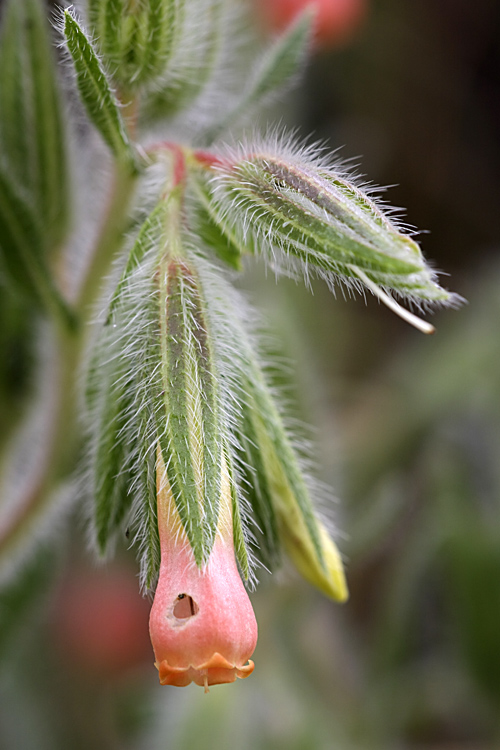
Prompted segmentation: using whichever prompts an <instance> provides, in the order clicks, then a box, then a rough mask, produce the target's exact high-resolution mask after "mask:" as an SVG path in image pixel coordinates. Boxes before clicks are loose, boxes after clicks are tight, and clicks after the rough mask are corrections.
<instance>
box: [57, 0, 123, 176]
mask: <svg viewBox="0 0 500 750" xmlns="http://www.w3.org/2000/svg"><path fill="white" fill-rule="evenodd" d="M64 34H65V37H66V43H67V45H68V50H69V52H70V54H71V57H72V58H73V62H74V65H75V71H76V80H77V84H78V89H79V91H80V95H81V98H82V101H83V103H84V105H85V108H86V110H87V114H88V116H89V118H90V120H91V121H92V122H93V123H94V125H95V126H96V128H97V129H98V130H99V132H100V133H101V135H102V137H103V138H104V140H105V141H106V143H107V144H108V146H109V147H110V149H111V151H112V152H113V154H114V155H115V157H116V158H117V159H119V160H121V161H124V162H129V163H130V165H131V166H134V165H135V154H134V150H133V147H132V145H131V143H130V140H129V138H128V135H127V132H126V128H125V123H124V121H123V117H122V115H121V113H120V110H119V106H118V102H117V100H116V98H115V96H114V94H113V92H112V89H111V86H110V83H109V80H108V78H107V76H106V73H105V72H104V69H103V67H102V65H101V62H100V60H99V58H98V56H97V54H96V51H95V49H94V46H93V44H92V43H91V42H90V40H89V39H88V37H87V36H86V34H85V32H84V31H83V29H82V27H81V26H80V24H79V23H78V21H77V20H76V18H75V17H74V15H72V13H71V12H70V11H68V10H66V11H64Z"/></svg>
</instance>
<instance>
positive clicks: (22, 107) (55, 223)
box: [0, 0, 70, 251]
mask: <svg viewBox="0 0 500 750" xmlns="http://www.w3.org/2000/svg"><path fill="white" fill-rule="evenodd" d="M0 112H1V114H0V139H1V150H2V151H3V153H4V158H5V162H6V164H8V168H9V172H11V173H12V174H13V175H14V177H15V179H16V180H17V181H18V182H19V184H20V185H22V186H23V188H24V189H25V191H26V193H27V194H28V195H29V198H30V203H31V204H32V207H33V210H34V212H35V213H36V214H37V217H38V221H39V223H40V225H41V227H42V228H43V232H44V237H45V244H46V247H47V250H48V251H50V250H51V249H52V248H54V247H58V246H59V245H60V243H61V242H62V240H63V238H64V236H65V234H66V231H67V228H68V223H69V213H70V208H69V204H70V190H69V184H68V183H69V180H68V169H67V157H66V142H65V134H64V128H63V118H62V112H61V104H60V97H59V91H58V85H57V79H56V66H55V61H54V56H53V53H52V43H51V37H50V31H49V27H48V24H47V21H46V19H45V16H44V13H43V12H42V4H41V3H40V2H39V1H38V0H16V1H15V2H12V1H11V2H10V3H9V4H8V5H7V8H6V11H5V18H4V29H3V34H2V44H1V51H0Z"/></svg>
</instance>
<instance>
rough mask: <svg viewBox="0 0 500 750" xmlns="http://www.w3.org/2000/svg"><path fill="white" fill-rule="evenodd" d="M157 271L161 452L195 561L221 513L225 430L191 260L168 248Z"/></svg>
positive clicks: (206, 550) (204, 552) (202, 557)
mask: <svg viewBox="0 0 500 750" xmlns="http://www.w3.org/2000/svg"><path fill="white" fill-rule="evenodd" d="M164 264H165V265H163V267H162V269H161V271H160V300H162V302H161V306H160V330H161V357H162V379H163V388H164V408H165V422H166V424H165V429H164V431H162V432H161V433H160V435H159V438H160V445H161V447H162V453H163V459H164V461H165V467H166V471H167V476H168V480H169V483H170V486H171V489H172V494H173V497H174V500H175V503H176V506H177V510H178V512H179V516H180V519H181V522H182V524H183V526H184V529H185V531H186V534H187V537H188V539H189V542H190V544H191V547H192V549H193V554H194V558H195V560H196V563H197V565H199V566H201V565H203V564H204V563H206V562H207V560H208V557H209V555H210V552H211V549H212V545H213V542H214V540H215V534H216V531H217V523H218V517H219V506H220V497H219V496H220V487H221V446H222V435H221V425H220V415H219V408H218V393H217V388H216V380H215V377H214V372H213V361H212V352H211V343H210V339H209V336H208V333H209V331H208V329H209V326H208V325H207V320H206V313H205V310H204V301H203V292H202V289H201V286H200V280H199V278H198V277H197V274H196V270H195V268H194V267H193V265H192V264H189V263H187V262H186V261H185V260H183V259H176V258H175V256H174V257H170V256H169V255H167V256H166V258H165V260H164Z"/></svg>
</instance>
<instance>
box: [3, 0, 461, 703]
mask: <svg viewBox="0 0 500 750" xmlns="http://www.w3.org/2000/svg"><path fill="white" fill-rule="evenodd" d="M234 6H235V4H234V3H230V2H228V1H226V0H89V2H88V3H86V4H82V5H80V4H77V5H75V6H71V7H69V8H60V9H59V11H58V12H57V14H56V26H57V30H58V33H59V37H60V45H61V48H62V54H61V55H60V56H59V57H62V58H63V68H64V66H65V67H66V73H67V74H68V73H69V71H71V74H70V75H69V74H68V75H66V76H65V91H66V94H67V99H68V102H70V104H71V106H70V107H69V112H70V113H69V114H68V112H67V108H64V107H63V106H62V104H61V87H60V85H59V78H60V76H59V78H58V74H57V71H56V69H55V59H56V55H55V50H54V49H53V45H52V41H51V38H52V37H51V33H50V31H51V30H50V26H49V24H48V21H47V19H46V18H45V12H44V4H43V2H41V0H10V1H9V2H7V3H6V7H5V8H4V12H3V19H2V20H3V24H2V26H3V28H2V38H1V51H0V63H1V64H0V139H1V140H0V143H1V161H0V248H1V267H0V273H1V276H0V283H1V285H2V294H3V299H2V302H1V305H2V308H3V317H4V320H5V325H6V328H5V331H6V335H8V336H11V338H12V340H13V341H16V342H18V343H19V345H20V346H21V351H22V352H24V355H23V356H25V359H26V364H27V366H29V367H32V368H39V370H40V382H41V386H40V394H39V398H38V401H39V402H41V403H48V404H49V405H50V408H49V409H48V410H46V411H47V413H45V414H42V415H41V416H40V415H39V416H38V418H37V419H35V420H33V419H32V420H31V422H33V424H32V425H31V426H32V428H33V429H34V430H35V432H36V430H37V429H38V434H39V437H42V438H43V439H42V440H41V441H39V442H40V443H41V445H40V446H39V447H38V449H37V451H36V458H33V460H27V456H30V457H31V456H32V454H31V453H29V452H28V450H29V449H28V448H27V447H26V446H27V439H26V434H25V433H26V429H27V428H24V427H23V428H22V429H21V438H20V437H19V423H20V414H21V412H22V413H23V415H24V416H25V418H26V419H27V420H28V423H30V415H29V414H28V415H26V413H25V411H23V410H21V409H20V408H15V404H13V405H12V414H11V419H10V421H9V423H8V430H7V432H9V431H10V433H11V435H12V436H13V445H14V447H13V448H9V449H6V450H8V451H10V453H8V455H12V452H14V454H15V455H17V456H18V458H17V465H18V467H19V464H21V467H22V472H21V473H24V474H25V477H24V478H23V479H22V480H16V479H14V480H12V479H10V480H9V481H10V484H9V482H7V483H6V489H5V492H6V494H8V495H9V499H10V501H11V502H10V507H9V508H8V509H7V511H5V513H4V518H3V525H2V530H1V533H0V561H1V563H2V565H3V569H4V570H5V571H6V575H7V573H8V574H9V581H10V584H9V585H14V584H13V583H12V581H14V582H15V581H16V571H17V570H18V569H19V570H20V571H21V570H22V569H23V568H22V566H19V565H18V563H19V562H20V561H21V560H22V559H25V558H26V556H27V555H28V553H29V552H33V550H34V549H35V548H36V544H37V542H38V540H39V539H40V538H41V537H43V535H44V534H46V533H48V532H49V531H52V533H55V532H54V528H55V529H56V532H57V533H62V531H63V528H64V527H63V526H57V524H55V525H54V522H55V517H56V514H57V512H58V508H59V507H60V504H58V503H60V496H61V493H63V494H64V492H66V494H68V493H69V494H70V495H73V496H74V497H77V498H78V500H79V501H81V500H82V497H83V496H85V502H86V503H87V505H88V513H87V515H88V524H89V528H90V536H91V539H92V546H93V547H94V549H95V551H96V553H97V554H98V555H101V556H109V555H110V554H112V552H113V547H114V544H115V542H116V539H117V538H118V537H120V536H121V537H122V538H124V537H125V535H127V537H128V538H129V540H130V542H131V543H132V544H133V545H134V547H135V548H136V550H137V556H138V560H139V566H140V581H141V586H142V589H143V591H144V592H149V593H151V594H154V602H153V607H152V612H151V620H150V632H151V639H152V643H153V648H154V652H155V657H156V666H157V668H158V671H159V676H160V681H161V683H162V684H171V685H179V686H183V685H187V684H189V683H190V682H191V681H194V682H196V683H198V684H199V685H202V686H205V688H206V689H208V686H209V685H213V684H218V683H224V682H233V681H234V680H235V679H236V678H237V677H246V676H248V675H249V674H250V673H251V672H252V670H253V662H252V661H251V660H250V657H251V655H252V652H253V650H254V647H255V644H256V639H257V624H256V621H255V617H254V613H253V610H252V606H251V604H250V601H249V598H248V594H247V587H248V586H250V587H251V586H252V585H254V583H255V582H256V570H257V571H258V569H259V566H265V567H266V568H268V569H270V570H273V569H275V568H276V567H278V566H279V565H280V561H281V560H282V556H283V554H286V555H288V556H289V557H290V558H291V560H292V561H293V563H294V564H295V565H296V567H297V569H298V570H299V571H300V573H301V574H302V575H303V576H304V577H305V578H306V579H307V580H309V581H310V582H311V583H312V584H313V585H315V586H317V587H318V588H319V589H320V590H321V591H323V592H324V593H325V594H326V595H327V596H329V597H331V598H333V599H335V600H338V601H344V600H345V599H346V598H347V588H346V583H345V578H344V572H343V568H342V562H341V558H340V555H339V552H338V550H337V547H336V546H335V542H334V541H333V539H332V536H331V531H332V529H331V527H330V525H329V524H327V523H326V522H325V521H324V520H321V518H320V516H319V515H318V510H317V507H318V502H317V501H318V494H319V490H318V489H317V485H316V484H315V482H314V479H313V478H312V476H311V471H310V469H309V466H308V461H307V455H304V451H303V449H302V448H300V447H299V442H298V440H297V439H296V438H295V437H294V435H293V433H292V432H291V431H290V429H289V428H288V427H287V425H286V423H285V421H284V417H283V413H282V409H281V407H280V404H279V403H277V402H276V397H275V393H274V392H273V390H272V388H271V387H270V384H269V379H268V377H267V375H266V370H265V367H264V365H263V361H262V359H263V358H262V356H261V353H260V351H259V343H258V340H257V336H256V333H255V330H254V326H253V325H252V321H253V320H254V318H255V316H254V314H253V312H252V310H251V309H250V308H249V306H248V304H247V302H246V301H245V300H244V299H242V296H241V294H240V293H239V292H238V291H237V290H236V289H235V288H234V286H233V283H232V282H233V279H234V278H235V276H237V274H238V273H241V272H242V271H243V270H244V266H245V257H246V256H252V255H253V256H256V257H258V258H260V259H262V261H263V262H264V263H267V264H271V265H272V268H273V270H274V272H275V273H276V274H277V275H279V274H280V273H283V274H286V275H290V274H292V275H293V276H295V277H297V278H301V277H302V278H303V279H304V281H305V283H306V284H307V283H309V280H310V279H311V278H312V277H314V276H319V277H321V278H322V279H324V280H325V281H326V283H327V284H328V286H329V287H331V288H333V287H334V286H336V285H337V284H343V285H345V286H347V287H348V288H349V289H350V290H353V291H354V292H356V291H359V292H364V291H366V290H368V291H369V292H371V293H372V294H374V295H376V296H377V297H378V298H379V299H380V300H382V301H383V302H385V303H386V304H387V305H389V306H390V307H391V308H393V309H394V310H395V311H396V312H398V313H399V314H400V315H401V316H402V317H403V318H406V319H407V320H408V321H409V322H411V323H413V324H414V325H416V326H417V327H418V328H420V329H421V330H423V331H424V332H431V331H432V327H431V326H430V325H429V324H428V323H426V322H424V321H422V320H421V319H419V318H417V317H416V316H415V315H414V314H413V313H411V312H409V311H408V310H407V309H406V308H402V307H401V306H400V305H399V303H398V302H397V301H396V298H402V299H403V300H406V301H409V302H410V303H412V305H413V306H415V305H416V306H417V307H424V308H427V307H428V306H431V305H435V304H445V305H446V304H450V303H453V302H454V297H453V296H452V295H450V294H449V293H448V292H447V291H445V290H444V289H442V288H441V287H440V286H439V284H438V282H437V280H436V275H435V274H434V273H433V272H432V270H431V269H430V268H429V266H428V265H427V263H426V261H425V259H424V258H423V256H422V253H421V251H420V248H419V246H418V244H417V243H416V242H415V240H414V239H413V238H412V236H411V235H410V234H409V233H408V232H407V231H405V230H404V228H403V227H402V226H401V225H399V224H398V223H397V222H396V221H395V220H394V219H393V218H392V215H391V213H390V212H388V211H387V210H385V209H383V208H382V207H381V205H379V204H378V203H377V201H376V200H375V198H374V196H373V191H372V192H370V190H368V189H363V186H362V185H360V184H359V182H358V181H357V180H355V179H353V178H352V176H350V175H349V173H348V172H347V171H346V170H345V169H344V168H343V167H342V165H340V164H338V163H336V162H335V160H334V159H333V158H332V157H330V156H328V154H325V152H324V151H323V150H321V149H320V148H318V147H314V146H305V145H302V144H300V143H297V142H296V139H295V138H294V137H291V136H288V135H286V134H285V133H280V132H279V131H277V130H276V129H272V130H270V131H268V132H267V134H266V133H260V134H256V133H253V134H252V128H251V122H250V118H251V116H252V115H253V114H254V113H255V112H256V110H257V108H258V107H259V106H261V105H262V104H265V103H267V102H268V101H269V100H270V99H271V98H272V97H274V96H275V95H276V94H277V93H279V92H281V91H282V90H283V89H284V88H286V86H287V85H288V84H289V83H290V81H292V80H293V79H294V78H295V77H296V75H297V73H298V72H299V71H300V69H301V68H302V65H303V63H304V60H305V56H306V51H307V47H308V43H309V39H310V27H311V14H310V13H309V12H306V13H305V14H304V15H302V16H301V17H299V18H298V19H297V20H296V21H295V22H294V23H293V24H292V26H291V27H289V28H288V30H287V31H286V32H285V33H284V34H283V35H282V36H281V37H279V38H278V39H277V40H276V41H275V42H274V43H273V44H272V46H271V47H270V48H269V49H267V50H266V51H265V53H264V54H259V56H258V59H257V61H256V62H255V63H254V64H253V65H252V66H250V69H249V68H248V64H247V63H245V65H241V64H238V61H239V59H240V57H241V55H247V57H248V49H247V48H245V44H244V35H243V34H242V33H241V30H242V27H243V22H242V20H241V18H240V17H239V15H238V14H236V13H235V7H234ZM247 47H248V45H247ZM247 57H245V60H247ZM238 71H240V75H238ZM78 102H79V103H78ZM84 118H86V119H87V120H88V123H90V125H91V127H92V128H93V129H94V132H95V133H96V134H98V136H97V138H98V139H100V140H101V143H99V144H97V147H98V149H99V148H100V151H99V153H100V154H103V153H104V146H105V147H106V148H107V152H108V157H109V175H108V187H107V188H106V190H105V191H104V192H103V194H102V196H100V199H99V205H98V206H96V205H95V201H94V205H93V206H92V210H91V211H89V210H88V206H89V203H92V201H88V200H87V201H82V200H81V196H82V194H84V191H85V189H87V192H88V191H89V190H91V189H92V187H89V186H88V185H87V186H86V184H85V175H87V177H88V171H87V172H86V170H85V168H84V162H85V161H86V160H87V159H88V158H89V155H88V154H89V151H88V150H89V149H90V148H91V146H92V138H89V137H88V136H87V139H86V140H85V139H83V140H82V139H81V138H79V137H78V132H79V131H82V130H83V131H84V132H87V133H88V130H89V129H88V128H85V126H84V124H83V119H84ZM82 144H83V145H82ZM84 148H86V149H87V152H86V151H84ZM100 158H101V159H102V158H105V157H102V156H101V157H100ZM94 163H95V162H94ZM82 165H83V166H82ZM106 168H108V167H106ZM85 207H87V209H86V208H85ZM86 210H87V214H86V213H85V211H86ZM13 321H14V322H13ZM9 326H10V327H9ZM29 331H36V332H37V333H36V336H34V337H33V335H32V334H29V333H28V332H29ZM33 338H36V339H38V346H37V345H36V344H37V342H34V341H33ZM40 342H41V343H40ZM23 347H24V348H23ZM42 411H43V409H42ZM37 420H38V421H37ZM40 420H41V423H42V427H41V428H40V424H39V422H40ZM28 432H29V430H28ZM6 443H7V441H6V440H5V439H4V441H3V445H4V444H6ZM16 451H17V453H16ZM19 455H20V456H21V460H20V459H19ZM23 456H24V459H23V458H22V457H23ZM82 465H83V466H84V469H83V470H82V468H81V466H82ZM75 472H76V475H77V476H78V477H79V479H78V481H77V482H76V484H75V482H73V483H72V482H71V477H73V476H75Z"/></svg>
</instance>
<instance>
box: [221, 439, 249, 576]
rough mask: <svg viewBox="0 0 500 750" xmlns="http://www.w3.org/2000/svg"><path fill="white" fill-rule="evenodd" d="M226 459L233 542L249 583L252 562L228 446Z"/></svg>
mask: <svg viewBox="0 0 500 750" xmlns="http://www.w3.org/2000/svg"><path fill="white" fill-rule="evenodd" d="M224 459H225V463H226V465H227V467H228V471H229V482H230V486H231V514H232V519H233V528H232V532H233V541H234V554H235V556H236V559H237V561H238V564H239V566H240V571H241V575H242V576H243V578H244V579H245V581H247V580H248V579H249V577H250V561H249V559H248V550H247V545H246V540H245V534H244V532H243V523H242V518H241V507H240V501H239V498H238V489H237V482H236V477H235V468H234V464H233V462H232V460H231V453H230V451H229V450H228V448H227V446H226V447H225V449H224Z"/></svg>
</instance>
